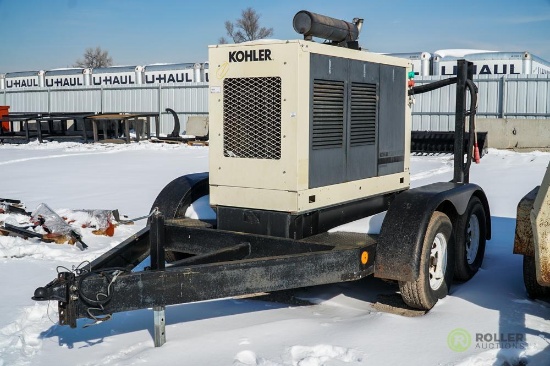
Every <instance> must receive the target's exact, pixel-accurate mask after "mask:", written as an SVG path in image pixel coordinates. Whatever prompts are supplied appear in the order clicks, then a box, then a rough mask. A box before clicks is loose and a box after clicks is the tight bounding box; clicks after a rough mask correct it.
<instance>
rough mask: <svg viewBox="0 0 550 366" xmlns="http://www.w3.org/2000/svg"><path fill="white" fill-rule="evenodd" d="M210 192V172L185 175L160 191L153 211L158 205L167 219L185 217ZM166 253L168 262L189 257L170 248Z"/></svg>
mask: <svg viewBox="0 0 550 366" xmlns="http://www.w3.org/2000/svg"><path fill="white" fill-rule="evenodd" d="M209 193H210V189H209V180H208V173H196V174H189V175H184V176H181V177H178V178H176V179H174V180H173V181H171V182H170V183H168V184H167V185H166V187H164V188H163V189H162V191H160V193H159V194H158V196H157V198H156V199H155V202H154V203H153V205H152V206H151V211H152V210H153V209H154V208H155V207H157V208H158V209H159V211H160V212H161V213H162V214H163V215H164V218H165V219H168V220H169V219H178V218H183V217H185V211H187V209H188V208H189V206H190V205H191V204H192V203H193V202H195V201H196V200H198V199H199V198H201V197H204V196H206V195H208V194H209ZM148 223H149V222H148ZM164 255H165V260H166V262H168V263H171V262H174V261H177V260H180V259H184V258H187V257H189V255H186V254H184V253H177V252H172V251H170V250H166V251H165V254H164Z"/></svg>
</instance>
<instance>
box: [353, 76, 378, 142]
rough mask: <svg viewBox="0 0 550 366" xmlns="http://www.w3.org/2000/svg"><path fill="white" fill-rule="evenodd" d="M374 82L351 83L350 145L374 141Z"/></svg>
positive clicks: (375, 106)
mask: <svg viewBox="0 0 550 366" xmlns="http://www.w3.org/2000/svg"><path fill="white" fill-rule="evenodd" d="M377 109H378V108H377V97H376V84H370V83H352V84H351V119H350V122H351V123H350V145H351V146H360V145H374V144H375V143H376V111H377Z"/></svg>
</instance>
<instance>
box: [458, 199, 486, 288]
mask: <svg viewBox="0 0 550 366" xmlns="http://www.w3.org/2000/svg"><path fill="white" fill-rule="evenodd" d="M475 221H477V224H478V228H477V229H479V230H478V231H479V233H478V234H479V240H478V247H477V252H476V254H475V258H474V259H473V260H472V259H470V262H471V263H470V262H469V261H468V249H469V248H470V245H471V243H472V240H471V239H472V237H471V231H472V227H475V224H473V225H472V223H474V222H475ZM455 229H456V231H455V249H456V257H455V258H456V260H455V274H454V278H455V280H457V281H468V280H469V279H470V278H472V277H474V275H475V274H476V273H477V271H478V270H479V268H480V267H481V264H482V263H483V257H484V256H485V241H486V238H487V222H486V216H485V208H484V207H483V204H482V203H481V201H480V200H479V198H477V197H475V196H473V197H472V198H470V201H469V202H468V207H467V208H466V212H465V213H464V215H462V216H460V217H459V218H458V221H457V224H456V228H455Z"/></svg>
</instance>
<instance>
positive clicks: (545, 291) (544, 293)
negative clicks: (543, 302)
mask: <svg viewBox="0 0 550 366" xmlns="http://www.w3.org/2000/svg"><path fill="white" fill-rule="evenodd" d="M536 271H537V270H536V264H535V257H530V256H527V255H524V256H523V283H524V284H525V289H526V290H527V295H528V296H529V297H530V298H531V299H541V298H548V296H549V295H550V288H548V287H544V286H541V285H540V284H539V283H538V282H537V272H536Z"/></svg>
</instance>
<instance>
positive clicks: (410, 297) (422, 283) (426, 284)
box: [399, 211, 455, 310]
mask: <svg viewBox="0 0 550 366" xmlns="http://www.w3.org/2000/svg"><path fill="white" fill-rule="evenodd" d="M452 233H453V225H452V223H451V220H450V219H449V217H448V216H447V215H445V214H444V213H442V212H438V211H436V212H434V213H433V214H432V217H431V218H430V222H429V223H428V227H427V229H426V233H425V235H424V242H423V244H422V253H421V256H420V272H419V275H418V278H417V279H416V280H415V281H399V289H400V291H401V297H402V298H403V301H405V303H406V304H407V305H409V306H410V307H413V308H416V309H421V310H430V309H431V308H432V307H433V306H434V305H435V304H436V303H437V301H438V300H439V299H442V298H444V297H445V296H447V294H448V293H449V290H450V288H451V281H452V279H453V271H454V266H453V263H454V253H455V252H454V248H453V236H452ZM439 234H441V236H438V235H439ZM436 237H437V240H438V241H441V239H442V238H444V239H445V241H446V252H447V258H446V261H445V259H444V258H443V259H442V263H443V267H444V273H443V280H442V282H441V283H440V284H439V285H438V287H437V288H435V289H434V288H432V286H431V285H430V272H429V270H430V263H431V260H430V256H431V250H432V246H433V245H435V241H436Z"/></svg>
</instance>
